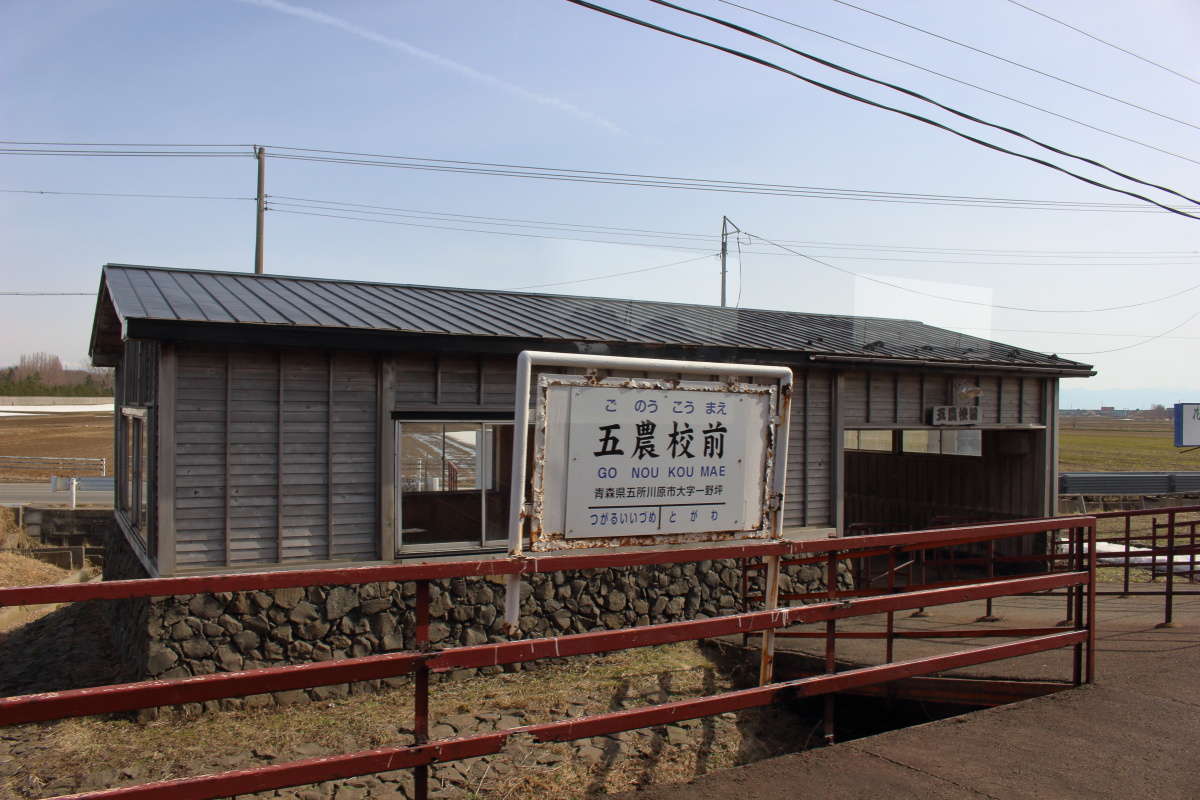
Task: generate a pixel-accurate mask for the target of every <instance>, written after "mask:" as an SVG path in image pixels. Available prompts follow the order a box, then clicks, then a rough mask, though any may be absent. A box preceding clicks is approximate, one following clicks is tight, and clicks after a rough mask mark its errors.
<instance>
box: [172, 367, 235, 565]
mask: <svg viewBox="0 0 1200 800" xmlns="http://www.w3.org/2000/svg"><path fill="white" fill-rule="evenodd" d="M225 366H226V359H225V355H224V354H223V353H215V352H214V353H204V352H196V351H188V350H185V349H183V348H182V347H181V348H178V349H177V351H176V385H175V408H176V411H175V558H176V561H175V563H176V568H177V569H188V568H193V567H201V566H217V565H220V564H224V563H225V459H226V456H225V398H226V392H225Z"/></svg>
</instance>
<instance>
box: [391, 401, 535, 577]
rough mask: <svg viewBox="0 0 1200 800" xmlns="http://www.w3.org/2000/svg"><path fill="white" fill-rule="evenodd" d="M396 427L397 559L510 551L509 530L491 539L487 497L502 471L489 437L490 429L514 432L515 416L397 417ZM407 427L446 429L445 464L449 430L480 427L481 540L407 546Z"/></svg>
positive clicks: (477, 462)
mask: <svg viewBox="0 0 1200 800" xmlns="http://www.w3.org/2000/svg"><path fill="white" fill-rule="evenodd" d="M392 424H393V426H394V430H393V437H394V442H395V448H394V450H395V453H394V455H395V476H396V477H395V492H396V502H395V530H396V545H395V552H396V557H402V556H408V555H415V554H422V555H431V554H437V553H485V552H486V553H491V552H501V551H503V550H505V549H507V547H508V531H507V529H505V530H504V531H502V533H501V535H500V536H499V537H497V538H492V539H489V538H488V524H487V511H488V500H487V495H488V491H489V486H490V485H491V484H492V483H494V482H496V481H497V479H498V478H499V476H500V467H499V466H498V465H496V466H495V467H493V464H492V462H493V460H494V457H495V444H496V436H495V434H494V433H493V435H491V436H489V435H488V429H489V427H490V428H491V429H492V430H493V431H495V430H497V429H500V428H504V427H507V428H510V429H511V428H512V427H513V426H514V424H515V421H514V420H513V418H512V415H511V414H509V415H496V416H494V417H493V416H490V415H486V414H479V413H476V414H474V415H471V416H470V417H469V418H468V417H466V415H460V414H440V415H426V414H412V413H408V414H393V417H392ZM405 425H441V426H442V438H443V445H442V462H443V464H444V463H445V444H444V441H445V436H446V431H445V426H448V425H453V426H460V427H462V426H476V428H477V430H478V440H477V441H478V445H477V447H476V453H475V483H476V487H475V488H474V489H473V490H467V491H477V492H478V493H479V536H478V539H477V540H467V539H461V540H458V541H456V542H427V543H406V542H405V540H404V532H405V528H404V491H405V490H404V468H403V458H404V444H403V434H404V426H405Z"/></svg>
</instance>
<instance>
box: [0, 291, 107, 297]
mask: <svg viewBox="0 0 1200 800" xmlns="http://www.w3.org/2000/svg"><path fill="white" fill-rule="evenodd" d="M0 295H5V296H15V297H95V296H96V293H95V292H0Z"/></svg>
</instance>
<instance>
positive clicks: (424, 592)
mask: <svg viewBox="0 0 1200 800" xmlns="http://www.w3.org/2000/svg"><path fill="white" fill-rule="evenodd" d="M413 638H414V642H413V643H414V645H415V647H416V649H417V650H420V651H422V652H428V651H429V581H417V619H416V626H415V630H414V631H413ZM413 693H414V694H413V736H414V737H415V739H416V743H417V744H425V743H426V742H428V741H429V664H428V663H427V662H425V661H422V662H421V664H420V665H419V666H418V667H417V669H416V674H415V675H414V676H413ZM413 797H414V798H415V799H416V800H427V798H428V797H429V765H428V764H420V765H418V766H416V767H414V768H413Z"/></svg>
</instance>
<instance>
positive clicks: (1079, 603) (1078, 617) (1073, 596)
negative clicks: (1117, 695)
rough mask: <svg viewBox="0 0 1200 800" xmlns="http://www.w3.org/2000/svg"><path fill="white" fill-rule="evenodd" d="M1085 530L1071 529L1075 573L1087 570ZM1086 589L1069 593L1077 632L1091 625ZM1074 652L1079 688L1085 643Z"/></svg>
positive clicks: (1091, 548)
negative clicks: (1085, 606)
mask: <svg viewBox="0 0 1200 800" xmlns="http://www.w3.org/2000/svg"><path fill="white" fill-rule="evenodd" d="M1083 530H1084V529H1083V528H1072V529H1071V541H1072V542H1073V543H1075V558H1074V560H1073V561H1072V563H1071V568H1072V569H1073V570H1074V571H1075V572H1083V571H1084V569H1085V567H1084V564H1085V562H1084V553H1083ZM1089 544H1090V542H1089ZM1089 549H1090V550H1092V551H1094V550H1095V549H1096V548H1095V547H1090V548H1089ZM1087 558H1088V561H1087V562H1086V563H1088V564H1090V563H1091V555H1089V556H1088V557H1087ZM1084 589H1085V587H1084V586H1082V585H1076V586H1073V587H1071V591H1070V592H1068V593H1067V597H1068V599H1069V600H1072V601H1074V602H1073V605H1074V609H1073V614H1074V618H1075V630H1083V629H1084V628H1085V626H1086V625H1090V624H1091V620H1090V619H1088V620H1087V621H1086V624H1085V621H1084V616H1083V613H1084V606H1083V593H1084ZM1074 650H1075V652H1074V654H1073V655H1074V657H1073V658H1072V675H1071V679H1072V682H1073V683H1074V684H1075V685H1076V686H1079V685H1080V684H1082V683H1083V667H1084V661H1083V655H1084V643H1083V642H1080V643H1079V644H1077V645H1075V648H1074Z"/></svg>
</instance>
